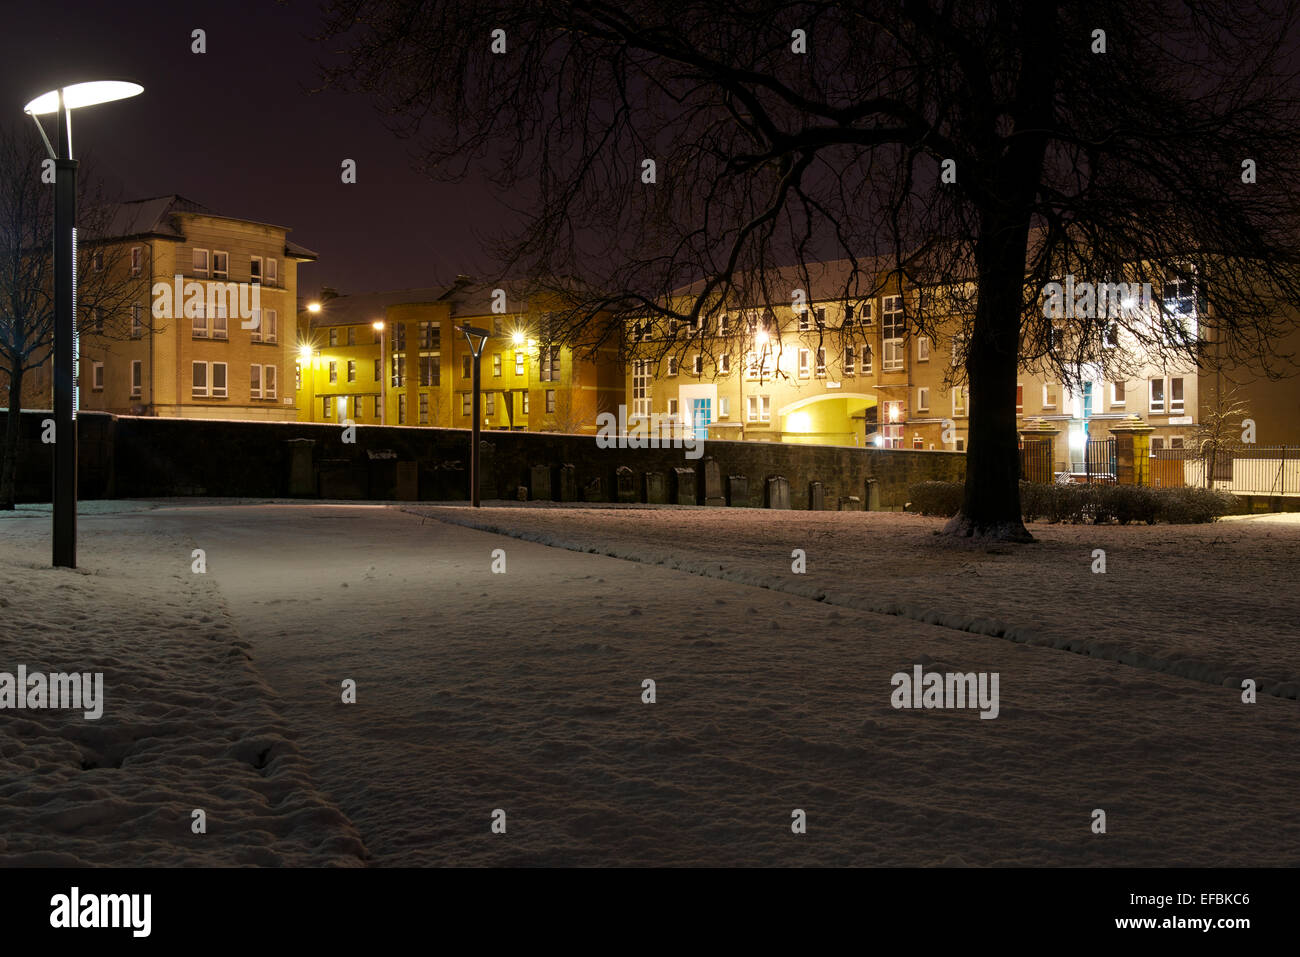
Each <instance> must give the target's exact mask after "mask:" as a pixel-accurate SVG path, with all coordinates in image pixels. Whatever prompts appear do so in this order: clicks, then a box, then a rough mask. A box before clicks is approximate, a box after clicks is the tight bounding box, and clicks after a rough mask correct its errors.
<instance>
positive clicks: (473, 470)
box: [460, 322, 492, 508]
mask: <svg viewBox="0 0 1300 957" xmlns="http://www.w3.org/2000/svg"><path fill="white" fill-rule="evenodd" d="M460 331H461V332H463V333H464V334H465V341H466V342H468V343H469V351H470V354H471V355H472V356H473V357H474V418H473V419H472V420H471V421H472V425H471V429H470V449H469V498H470V504H471V505H473V506H474V507H475V508H478V507H479V505H478V436H479V427H480V415H481V413H482V409H481V405H482V403H481V402H479V362H478V360H479V356H481V355H483V347H484V346H485V345H487V341H488V339H490V338H492V333H490V332H488V331H487V330H486V329H478V328H476V327H474V326H471V325H470V324H469V323H468V322H467V323H465V325H463V326H461V327H460ZM475 339H477V340H478V341H477V342H475V341H474V340H475Z"/></svg>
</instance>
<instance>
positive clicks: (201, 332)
mask: <svg viewBox="0 0 1300 957" xmlns="http://www.w3.org/2000/svg"><path fill="white" fill-rule="evenodd" d="M190 335H191V336H192V337H193V338H195V339H206V338H207V337H208V314H207V311H206V307H205V306H204V303H203V300H202V299H200V300H199V301H198V302H196V303H195V304H194V317H193V318H192V319H191V320H190Z"/></svg>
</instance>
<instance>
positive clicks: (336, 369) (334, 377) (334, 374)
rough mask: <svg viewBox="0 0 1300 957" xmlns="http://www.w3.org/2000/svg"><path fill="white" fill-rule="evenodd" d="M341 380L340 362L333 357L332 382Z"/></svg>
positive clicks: (331, 364)
mask: <svg viewBox="0 0 1300 957" xmlns="http://www.w3.org/2000/svg"><path fill="white" fill-rule="evenodd" d="M338 381H339V364H338V363H337V362H335V361H334V360H333V359H331V360H330V384H331V385H332V384H334V383H335V382H338Z"/></svg>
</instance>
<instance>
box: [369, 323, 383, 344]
mask: <svg viewBox="0 0 1300 957" xmlns="http://www.w3.org/2000/svg"><path fill="white" fill-rule="evenodd" d="M370 343H371V345H376V346H382V345H383V344H384V330H383V327H380V328H378V329H376V328H375V327H374V326H373V325H372V326H371V327H370Z"/></svg>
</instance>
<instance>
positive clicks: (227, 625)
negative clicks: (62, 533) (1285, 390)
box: [0, 501, 1300, 866]
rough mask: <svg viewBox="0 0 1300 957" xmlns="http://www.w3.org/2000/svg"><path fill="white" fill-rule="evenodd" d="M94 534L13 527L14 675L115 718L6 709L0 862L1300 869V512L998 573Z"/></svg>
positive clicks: (429, 511)
mask: <svg viewBox="0 0 1300 957" xmlns="http://www.w3.org/2000/svg"><path fill="white" fill-rule="evenodd" d="M98 512H99V514H93V515H91V514H87V515H85V516H83V518H82V520H81V523H80V528H81V534H82V542H81V564H82V568H81V570H80V571H78V572H69V571H67V570H54V569H49V568H47V567H45V566H46V564H47V563H48V533H49V519H48V514H47V513H40V512H39V511H34V510H26V511H24V512H20V513H18V514H16V515H11V516H5V517H0V601H2V602H5V603H6V605H5V607H4V608H3V610H0V615H2V616H3V617H0V629H2V630H0V648H2V649H3V651H4V656H3V659H0V670H6V669H7V670H12V669H13V668H14V667H16V665H17V664H19V663H25V664H27V665H28V667H29V668H32V669H35V668H38V667H39V668H42V669H45V670H60V669H63V670H67V669H70V668H73V667H75V668H78V669H79V670H102V671H104V673H105V690H106V696H107V702H106V706H105V715H104V717H103V718H102V719H101V720H100V721H99V722H87V721H84V720H82V719H81V718H80V716H77V717H76V718H73V717H72V716H71V715H68V714H62V713H56V712H48V711H47V712H8V711H6V712H2V713H0V753H2V754H3V756H4V758H5V761H4V764H3V768H4V770H3V771H0V834H2V835H3V837H0V864H6V865H13V864H32V863H78V862H80V863H96V864H101V863H102V864H168V863H186V864H239V863H251V864H264V863H265V864H289V865H298V864H333V865H354V864H362V863H369V864H378V865H530V864H550V865H565V864H570V865H598V864H599V865H607V864H619V865H646V864H649V865H692V864H711V865H739V864H746V865H844V864H852V865H913V866H916V865H921V866H925V865H935V866H952V865H954V864H968V865H975V866H981V865H1010V864H1033V865H1112V864H1132V865H1142V866H1163V865H1198V866H1227V865H1257V864H1260V863H1265V862H1267V863H1272V864H1290V865H1292V866H1294V865H1296V864H1300V822H1297V820H1296V817H1295V814H1294V794H1295V790H1296V787H1297V784H1300V758H1298V757H1297V749H1296V748H1295V746H1294V743H1295V740H1296V731H1297V715H1296V708H1297V704H1296V702H1295V701H1294V700H1291V699H1290V698H1288V697H1286V696H1284V695H1282V694H1281V693H1282V692H1284V691H1285V690H1286V689H1285V685H1286V684H1287V682H1288V681H1294V680H1295V676H1296V675H1297V673H1298V671H1300V669H1297V667H1296V655H1297V652H1296V651H1295V649H1294V640H1293V638H1292V633H1291V630H1292V629H1293V627H1294V622H1295V621H1296V620H1297V615H1296V611H1297V608H1296V599H1295V597H1294V588H1293V586H1292V585H1291V583H1292V582H1294V580H1295V578H1296V571H1297V569H1296V567H1295V566H1296V564H1297V563H1298V562H1300V557H1298V556H1300V550H1298V549H1297V548H1296V546H1297V545H1298V544H1300V525H1297V524H1294V523H1292V522H1287V521H1266V520H1258V519H1251V520H1249V521H1243V522H1233V523H1222V524H1219V525H1215V526H1203V527H1187V528H1172V527H1167V526H1154V527H1146V526H1143V527H1141V528H1122V527H1106V528H1080V527H1052V526H1043V525H1035V526H1033V527H1032V531H1033V532H1034V534H1035V536H1036V537H1038V538H1039V539H1040V542H1039V543H1037V544H1033V545H1024V546H1015V545H1006V546H999V547H996V548H994V549H992V551H990V550H988V549H987V548H986V547H976V546H973V545H969V546H965V547H963V546H956V547H954V545H953V543H952V542H951V540H943V541H940V540H939V539H938V538H937V537H935V536H933V535H932V534H931V533H932V532H933V531H935V530H937V529H938V528H939V527H940V525H941V520H932V519H925V518H921V517H918V516H910V515H902V514H887V513H886V514H882V513H796V512H771V511H761V510H745V509H735V510H729V509H708V510H705V509H690V508H663V509H647V508H626V509H615V508H602V509H597V508H587V509H583V508H559V507H544V508H531V507H491V508H484V509H481V510H479V511H477V512H475V511H473V510H471V509H467V508H463V507H458V508H453V507H446V508H443V507H430V506H427V505H420V506H415V505H411V506H406V507H392V506H389V507H384V506H365V505H357V504H355V503H353V504H350V505H322V504H318V503H310V504H308V503H297V504H288V503H267V504H257V503H241V504H231V503H214V502H179V501H177V502H159V503H122V504H121V507H119V508H113V507H109V506H105V507H100V508H99V509H98ZM466 524H475V525H482V526H484V527H486V528H490V529H492V530H493V531H485V530H483V529H480V528H469V527H465V525H466ZM507 536H508V537H507ZM527 539H535V540H534V541H529V540H527ZM542 541H546V542H551V543H556V544H563V545H565V546H568V547H555V545H554V544H542V543H541V542H542ZM194 548H202V549H204V550H205V551H206V554H207V562H208V571H207V574H206V575H195V574H193V573H192V572H191V571H190V563H191V551H192V549H194ZM794 548H803V549H805V550H806V551H807V557H808V574H806V575H798V576H797V575H793V574H791V572H790V563H791V558H790V553H791V550H792V549H794ZM1094 548H1103V549H1106V551H1107V564H1108V570H1107V573H1106V574H1104V575H1093V574H1092V573H1091V570H1090V566H1091V563H1092V555H1091V552H1092V550H1093V549H1094ZM495 549H504V551H505V553H506V557H507V571H506V573H505V574H493V573H492V571H491V565H492V553H493V551H494V550H495ZM614 556H622V557H614ZM625 558H627V559H632V560H624V559H625ZM873 609H880V610H883V611H884V612H886V613H881V611H880V610H873ZM925 618H929V619H930V621H929V622H927V621H924V620H922V619H925ZM999 634H1000V636H998V635H999ZM1008 638H1011V639H1013V640H1007V639H1008ZM1017 638H1020V639H1023V640H1015V639H1017ZM1071 648H1073V650H1083V651H1091V652H1092V653H1091V654H1071V653H1069V650H1070V649H1071ZM1125 661H1127V663H1122V662H1125ZM917 664H919V665H922V666H923V667H924V668H925V669H926V670H933V671H941V672H946V671H961V672H971V671H974V672H997V673H998V674H999V675H1000V708H999V712H998V717H997V718H996V719H995V720H983V719H981V718H980V715H979V713H978V712H977V711H975V710H965V711H961V710H951V711H942V710H895V709H894V708H892V707H891V705H890V695H891V691H892V687H891V681H890V679H891V676H892V675H893V674H895V673H896V672H899V671H910V670H911V668H912V667H913V666H914V665H917ZM1201 669H1210V670H1209V671H1206V673H1205V674H1204V675H1201V674H1199V671H1200V670H1201ZM1219 673H1223V674H1224V675H1226V676H1230V677H1235V676H1236V675H1238V674H1241V675H1250V676H1254V677H1256V678H1257V680H1259V681H1260V682H1261V685H1262V686H1266V687H1267V688H1268V689H1269V690H1270V691H1271V692H1272V693H1265V694H1261V695H1260V698H1259V700H1258V702H1257V703H1256V704H1243V703H1242V702H1241V696H1240V692H1239V691H1238V690H1237V689H1236V688H1234V687H1228V688H1225V687H1221V686H1220V685H1219V684H1218V683H1211V682H1212V679H1213V678H1214V677H1215V675H1217V674H1219ZM349 678H350V679H352V680H355V681H356V684H357V703H356V704H351V705H349V704H343V703H342V702H341V700H340V687H341V683H342V682H343V681H344V680H345V679H349ZM646 678H652V679H654V680H655V682H656V684H657V689H656V690H657V701H656V702H655V703H654V704H645V703H643V702H642V700H641V695H642V681H643V680H644V679H646ZM83 762H84V763H87V764H89V763H93V764H95V765H96V767H93V768H89V769H85V770H83ZM258 765H262V766H261V767H260V768H259V767H258ZM196 807H203V808H206V809H207V811H208V822H209V830H208V833H207V834H203V835H194V834H192V833H191V832H190V828H189V822H190V810H191V809H192V808H196ZM796 808H800V809H803V810H805V811H806V812H807V816H808V832H807V833H806V834H802V835H796V834H792V833H791V830H790V821H791V812H792V811H793V810H794V809H796ZM1095 808H1103V809H1105V811H1106V813H1107V824H1108V832H1107V833H1106V834H1104V835H1097V834H1093V833H1092V832H1091V830H1090V824H1091V815H1092V811H1093V809H1095ZM496 809H503V810H505V811H506V814H507V831H506V833H505V834H494V833H492V832H491V830H490V823H491V816H492V813H493V811H494V810H496Z"/></svg>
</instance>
